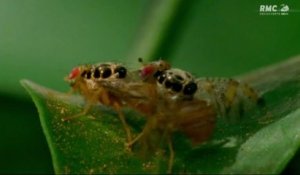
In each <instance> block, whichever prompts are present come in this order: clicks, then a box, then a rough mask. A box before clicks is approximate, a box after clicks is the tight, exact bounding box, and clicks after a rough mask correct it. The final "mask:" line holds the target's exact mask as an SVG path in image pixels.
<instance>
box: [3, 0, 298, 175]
mask: <svg viewBox="0 0 300 175" xmlns="http://www.w3.org/2000/svg"><path fill="white" fill-rule="evenodd" d="M156 3H157V1H151V0H126V1H120V0H99V1H96V0H86V1H79V0H64V1H60V0H52V1H39V0H26V1H22V0H0V26H1V27H0V38H1V39H0V65H1V67H2V69H1V74H0V78H1V80H2V81H1V82H0V96H1V98H0V103H1V110H0V115H1V119H0V120H1V121H0V128H1V138H2V139H3V140H2V141H1V144H0V155H1V156H0V170H1V172H53V168H52V165H51V158H50V154H49V150H48V147H47V145H46V142H45V138H44V136H43V134H42V130H41V127H40V125H39V119H38V117H37V112H36V110H35V108H34V105H33V104H32V102H31V101H30V99H29V97H28V96H27V95H26V93H25V91H24V90H23V89H22V88H21V87H20V85H19V80H20V79H21V78H27V79H31V80H33V81H35V82H38V83H39V84H43V85H45V86H47V87H51V88H53V89H56V90H59V91H67V90H68V86H67V85H66V84H65V83H64V82H63V77H64V76H65V75H66V74H67V73H68V72H69V71H70V69H71V68H72V67H74V66H76V65H78V64H82V63H93V62H103V61H120V62H124V63H126V64H127V65H129V66H130V65H131V64H135V63H132V61H134V60H135V59H137V58H134V57H153V58H146V59H157V58H159V57H162V58H168V60H170V61H171V62H172V64H173V65H174V67H180V68H182V69H186V70H189V71H191V72H192V73H194V74H196V75H197V76H234V75H238V74H242V73H245V72H248V71H250V70H253V69H256V68H258V67H262V66H265V65H268V64H271V63H274V62H278V61H280V60H284V59H287V58H289V57H290V56H293V55H297V54H299V52H300V44H299V41H298V39H299V38H300V33H299V32H298V31H299V30H300V22H299V21H300V13H299V12H298V11H299V10H300V2H299V1H292V0H289V1H282V2H281V1H280V2H277V1H276V2H274V1H271V0H265V1H248V2H244V1H243V2H242V1H237V0H230V1H218V2H216V1H209V0H202V1H201V0H199V1H197V0H189V1H188V2H185V1H184V2H180V4H181V5H182V8H180V10H179V11H178V14H177V15H176V16H175V18H176V19H177V18H178V22H177V23H176V22H175V23H174V24H172V26H173V27H172V28H170V29H168V33H169V34H168V35H167V36H166V37H164V40H162V43H161V47H160V48H159V50H158V51H157V52H154V53H152V54H149V53H138V54H137V55H135V53H134V52H132V50H134V49H135V47H136V44H134V43H138V40H139V38H138V35H136V34H138V33H139V32H140V31H143V29H141V28H142V27H143V25H144V21H145V19H147V18H151V15H150V17H149V16H147V15H148V14H151V13H152V10H151V9H152V8H155V4H156ZM185 3H187V4H185ZM274 3H276V4H277V5H279V4H281V3H285V4H288V5H289V7H290V9H291V11H290V13H289V15H287V16H261V15H259V6H260V5H262V4H271V5H272V4H274ZM148 32H151V31H148ZM128 55H129V56H128ZM127 59H129V60H130V61H127ZM298 157H299V156H298ZM295 160H299V159H297V158H295ZM291 164H293V163H291Z"/></svg>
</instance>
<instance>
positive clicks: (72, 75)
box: [68, 67, 80, 80]
mask: <svg viewBox="0 0 300 175" xmlns="http://www.w3.org/2000/svg"><path fill="white" fill-rule="evenodd" d="M79 74H80V68H79V67H76V68H74V69H73V70H72V71H71V73H70V74H69V77H68V79H69V80H72V79H75V78H76V77H77V76H78V75H79Z"/></svg>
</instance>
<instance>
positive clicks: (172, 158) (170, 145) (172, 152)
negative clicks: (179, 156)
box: [167, 136, 175, 174]
mask: <svg viewBox="0 0 300 175" xmlns="http://www.w3.org/2000/svg"><path fill="white" fill-rule="evenodd" d="M168 147H169V152H170V153H169V154H170V157H169V162H168V171H167V173H168V174H171V173H172V167H173V163H174V155H175V153H174V149H173V144H172V140H171V138H170V136H169V137H168Z"/></svg>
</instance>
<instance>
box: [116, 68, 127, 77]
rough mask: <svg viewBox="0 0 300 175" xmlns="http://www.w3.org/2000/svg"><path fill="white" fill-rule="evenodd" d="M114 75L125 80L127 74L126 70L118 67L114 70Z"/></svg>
mask: <svg viewBox="0 0 300 175" xmlns="http://www.w3.org/2000/svg"><path fill="white" fill-rule="evenodd" d="M115 73H118V76H117V77H118V78H125V77H126V74H127V70H126V68H125V67H123V66H118V67H117V68H116V69H115Z"/></svg>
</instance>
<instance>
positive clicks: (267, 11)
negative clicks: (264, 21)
mask: <svg viewBox="0 0 300 175" xmlns="http://www.w3.org/2000/svg"><path fill="white" fill-rule="evenodd" d="M288 11H289V6H288V5H286V4H281V5H279V6H278V5H260V6H259V12H260V14H261V15H287V14H288Z"/></svg>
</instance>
